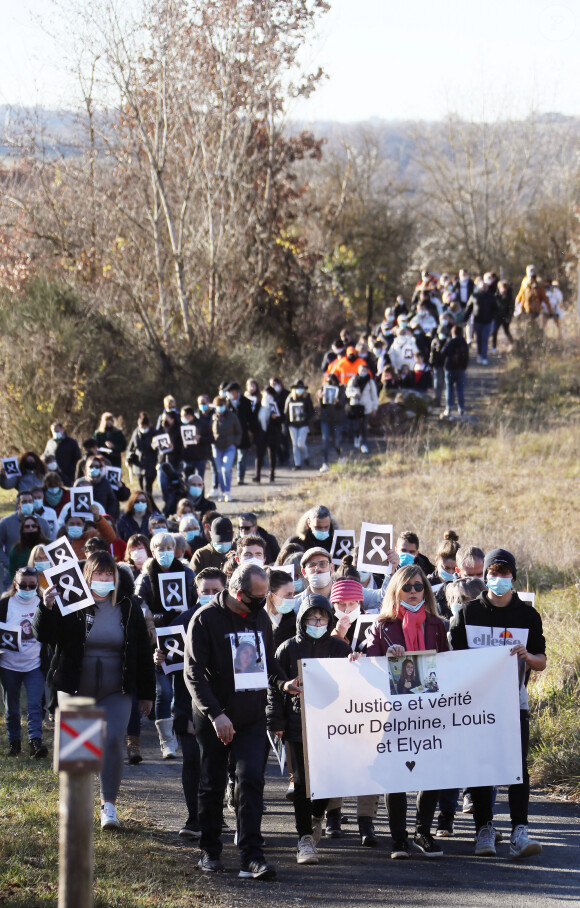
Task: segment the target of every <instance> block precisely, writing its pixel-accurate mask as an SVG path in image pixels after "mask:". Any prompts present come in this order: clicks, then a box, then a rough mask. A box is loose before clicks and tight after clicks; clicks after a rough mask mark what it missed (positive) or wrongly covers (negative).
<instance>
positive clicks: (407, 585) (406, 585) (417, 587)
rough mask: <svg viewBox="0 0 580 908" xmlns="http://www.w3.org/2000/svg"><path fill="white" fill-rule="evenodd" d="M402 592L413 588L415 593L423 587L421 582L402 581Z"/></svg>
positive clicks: (408, 591) (407, 591)
mask: <svg viewBox="0 0 580 908" xmlns="http://www.w3.org/2000/svg"><path fill="white" fill-rule="evenodd" d="M401 589H402V590H403V592H404V593H410V592H411V590H415V592H416V593H420V592H421V591H422V590H424V589H425V587H424V586H423V584H422V583H404V584H403V586H402V587H401Z"/></svg>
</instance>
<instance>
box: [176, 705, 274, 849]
mask: <svg viewBox="0 0 580 908" xmlns="http://www.w3.org/2000/svg"><path fill="white" fill-rule="evenodd" d="M193 727H194V730H195V735H196V737H197V742H198V744H199V752H200V764H201V765H200V779H199V800H198V803H199V814H198V818H199V828H200V830H201V839H200V843H199V844H200V848H201V849H202V851H207V853H208V854H209V856H210V858H212V859H215V858H218V857H219V856H220V854H221V851H222V841H221V832H222V822H223V800H224V793H225V787H226V778H227V765H228V758H229V757H230V754H231V757H232V760H233V763H234V766H235V780H236V814H237V829H238V847H239V848H240V851H241V853H242V861H244V862H246V861H253V860H255V859H256V858H261V857H262V854H263V853H262V846H261V844H260V843H261V836H262V833H261V828H260V827H261V824H262V807H263V803H264V746H265V743H264V742H265V740H266V718H265V716H264V718H263V719H260V721H259V722H253V723H252V724H250V725H243V726H239V727H237V728H236V733H235V735H234V738H233V741H232V742H231V744H227V745H224V744H222V742H221V741H220V739H219V738H218V736H217V735H216V733H215V729H214V727H213V725H212V723H211V721H210V720H209V719H206V718H204V717H203V716H200V715H199V714H198V713H196V712H194V714H193Z"/></svg>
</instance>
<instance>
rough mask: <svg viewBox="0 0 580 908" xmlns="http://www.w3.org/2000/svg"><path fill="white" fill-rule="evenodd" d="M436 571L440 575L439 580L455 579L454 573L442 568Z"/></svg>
mask: <svg viewBox="0 0 580 908" xmlns="http://www.w3.org/2000/svg"><path fill="white" fill-rule="evenodd" d="M437 573H438V574H439V576H440V577H441V580H443V581H446V582H447V583H451V581H452V580H455V573H449V571H444V570H443V569H441V570H440V571H437Z"/></svg>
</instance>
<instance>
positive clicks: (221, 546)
mask: <svg viewBox="0 0 580 908" xmlns="http://www.w3.org/2000/svg"><path fill="white" fill-rule="evenodd" d="M212 545H213V547H214V549H215V550H216V552H219V553H220V555H226V554H227V553H228V552H229V550H230V549H231V547H232V544H231V542H212Z"/></svg>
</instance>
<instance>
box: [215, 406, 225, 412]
mask: <svg viewBox="0 0 580 908" xmlns="http://www.w3.org/2000/svg"><path fill="white" fill-rule="evenodd" d="M215 409H216V413H225V412H226V408H225V407H224V406H223V404H222V405H220V406H219V407H216V408H215Z"/></svg>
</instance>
